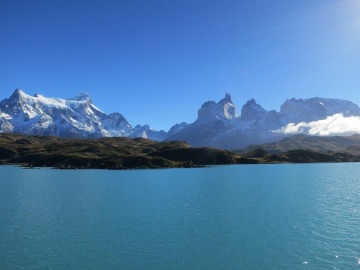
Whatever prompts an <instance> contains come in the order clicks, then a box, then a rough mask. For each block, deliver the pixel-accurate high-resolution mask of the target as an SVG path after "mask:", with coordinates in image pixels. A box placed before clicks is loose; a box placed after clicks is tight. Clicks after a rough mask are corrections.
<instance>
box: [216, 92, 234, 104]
mask: <svg viewBox="0 0 360 270" xmlns="http://www.w3.org/2000/svg"><path fill="white" fill-rule="evenodd" d="M218 103H220V104H225V103H231V104H233V101H232V100H231V95H230V94H229V93H226V94H225V97H224V98H223V99H222V100H220V101H219V102H218Z"/></svg>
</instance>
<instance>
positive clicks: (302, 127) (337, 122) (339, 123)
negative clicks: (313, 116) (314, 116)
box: [275, 113, 360, 136]
mask: <svg viewBox="0 0 360 270" xmlns="http://www.w3.org/2000/svg"><path fill="white" fill-rule="evenodd" d="M275 132H276V133H284V134H297V133H302V134H308V135H316V136H336V135H352V134H355V133H360V117H358V116H350V117H344V116H343V115H342V114H341V113H339V114H334V115H332V116H329V117H327V118H326V119H324V120H318V121H313V122H309V123H305V122H301V123H298V124H294V123H290V124H287V125H286V126H284V127H283V128H282V129H280V130H277V131H275Z"/></svg>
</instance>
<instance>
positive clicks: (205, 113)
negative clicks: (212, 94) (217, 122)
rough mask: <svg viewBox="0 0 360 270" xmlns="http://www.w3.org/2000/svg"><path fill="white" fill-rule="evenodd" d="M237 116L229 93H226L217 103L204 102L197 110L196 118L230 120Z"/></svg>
mask: <svg viewBox="0 0 360 270" xmlns="http://www.w3.org/2000/svg"><path fill="white" fill-rule="evenodd" d="M235 118H239V116H238V114H237V112H236V108H235V105H234V104H233V102H232V100H231V95H230V94H228V93H226V95H225V97H224V98H223V99H221V100H220V101H219V102H218V103H216V102H215V101H207V102H205V103H204V104H203V105H202V106H201V108H200V109H199V111H198V120H200V121H209V120H211V119H212V120H214V119H223V120H231V119H235Z"/></svg>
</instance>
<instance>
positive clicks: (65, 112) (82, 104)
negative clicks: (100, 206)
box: [0, 89, 360, 149]
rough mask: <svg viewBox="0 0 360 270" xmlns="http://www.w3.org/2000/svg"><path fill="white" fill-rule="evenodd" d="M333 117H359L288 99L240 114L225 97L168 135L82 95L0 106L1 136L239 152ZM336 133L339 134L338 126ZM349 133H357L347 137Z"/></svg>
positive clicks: (343, 105) (355, 109) (329, 104)
mask: <svg viewBox="0 0 360 270" xmlns="http://www.w3.org/2000/svg"><path fill="white" fill-rule="evenodd" d="M335 115H338V116H341V117H345V118H347V119H349V118H350V117H360V108H359V106H358V105H356V104H355V103H353V102H351V101H347V100H341V99H326V98H319V97H315V98H310V99H295V98H291V99H287V100H286V101H285V102H284V103H283V104H282V105H281V107H280V111H275V110H270V111H267V110H265V109H264V108H263V107H262V106H261V105H260V104H258V103H256V101H255V100H254V99H250V100H248V101H247V102H246V103H245V104H244V105H243V106H242V107H241V113H240V114H239V113H238V112H237V107H236V105H235V104H234V103H233V101H232V98H231V95H230V94H229V93H226V94H225V96H224V98H222V99H221V100H220V101H218V102H215V101H207V102H204V103H203V104H202V106H201V107H200V108H199V110H198V117H197V119H196V120H195V121H194V122H193V123H185V122H182V123H180V124H175V125H174V126H172V127H171V128H170V130H169V131H167V132H166V131H163V130H160V131H157V130H154V129H152V128H151V126H150V125H147V124H145V125H136V126H132V125H131V124H130V123H129V122H128V121H127V120H126V118H125V117H124V116H123V115H122V114H121V113H119V112H115V113H110V114H106V113H104V112H103V111H102V110H101V109H99V108H98V107H96V106H95V104H94V103H93V101H92V100H91V98H90V96H89V95H88V94H87V93H84V92H81V93H80V94H79V95H77V96H75V97H73V98H68V99H63V98H49V97H45V96H43V95H41V94H35V95H34V96H30V95H28V94H26V93H25V92H24V91H22V90H20V89H16V90H15V91H14V93H13V94H12V95H11V96H10V97H9V98H6V99H4V100H2V101H0V132H2V133H6V132H7V133H9V132H15V133H22V134H29V135H49V136H59V137H65V138H101V137H129V138H136V137H143V138H149V139H152V140H155V141H172V140H179V141H187V142H188V143H189V144H190V145H192V146H196V147H215V148H222V149H240V148H243V147H246V146H248V145H251V144H263V143H269V142H272V141H277V140H280V139H282V138H284V137H288V136H291V135H293V134H294V133H306V132H309V130H311V128H312V127H313V126H314V125H320V124H322V123H318V122H316V121H324V120H326V119H327V118H328V117H334V116H335ZM338 118H339V117H338ZM340 120H341V119H340ZM359 122H360V118H359ZM306 125H310V127H307V126H306ZM338 130H340V132H341V127H340V128H338ZM352 133H355V132H352V131H351V130H350V131H349V132H348V134H352Z"/></svg>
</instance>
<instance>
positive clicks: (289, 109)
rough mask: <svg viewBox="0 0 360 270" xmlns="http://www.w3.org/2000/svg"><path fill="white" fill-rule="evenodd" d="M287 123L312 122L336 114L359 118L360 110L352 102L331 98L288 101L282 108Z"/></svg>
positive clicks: (293, 99)
mask: <svg viewBox="0 0 360 270" xmlns="http://www.w3.org/2000/svg"><path fill="white" fill-rule="evenodd" d="M280 112H281V113H283V114H284V115H285V116H286V122H287V123H299V122H312V121H317V120H321V119H325V118H326V117H329V116H332V115H334V114H338V113H341V114H342V115H343V116H345V117H348V116H359V115H360V108H359V106H358V105H356V104H355V103H353V102H351V101H347V100H341V99H330V98H319V97H315V98H310V99H295V98H292V99H288V100H286V101H285V102H284V103H283V104H282V105H281V107H280Z"/></svg>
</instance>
